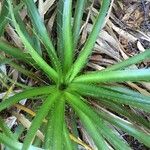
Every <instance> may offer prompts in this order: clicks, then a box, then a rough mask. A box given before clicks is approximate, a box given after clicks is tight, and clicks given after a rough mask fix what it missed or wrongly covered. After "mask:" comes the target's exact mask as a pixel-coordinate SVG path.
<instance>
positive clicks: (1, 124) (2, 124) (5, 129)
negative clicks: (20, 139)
mask: <svg viewBox="0 0 150 150" xmlns="http://www.w3.org/2000/svg"><path fill="white" fill-rule="evenodd" d="M0 128H1V130H2V132H3V134H5V135H6V136H8V137H9V138H11V139H13V140H14V141H16V139H15V136H14V135H13V133H12V132H11V130H10V129H9V128H8V126H7V125H6V124H5V122H4V120H3V119H2V118H1V117H0Z"/></svg>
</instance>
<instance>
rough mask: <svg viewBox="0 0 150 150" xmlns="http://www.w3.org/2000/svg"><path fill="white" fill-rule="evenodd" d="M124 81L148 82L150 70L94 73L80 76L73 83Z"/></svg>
mask: <svg viewBox="0 0 150 150" xmlns="http://www.w3.org/2000/svg"><path fill="white" fill-rule="evenodd" d="M124 81H150V69H134V70H117V71H109V72H108V71H106V72H105V71H104V72H103V71H102V72H101V71H95V72H92V73H87V74H85V75H81V76H79V77H77V78H75V79H74V82H84V83H85V82H86V83H100V82H124Z"/></svg>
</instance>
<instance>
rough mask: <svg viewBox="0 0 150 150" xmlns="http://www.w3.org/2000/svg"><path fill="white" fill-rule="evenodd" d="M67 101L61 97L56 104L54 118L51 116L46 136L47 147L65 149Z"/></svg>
mask: <svg viewBox="0 0 150 150" xmlns="http://www.w3.org/2000/svg"><path fill="white" fill-rule="evenodd" d="M64 106H65V101H64V100H63V99H60V100H59V101H57V102H56V103H55V105H54V108H53V111H52V113H53V114H52V118H51V116H49V121H50V122H48V127H47V131H46V132H47V133H46V137H45V142H46V143H45V149H47V150H56V149H57V150H62V149H63V125H64V124H63V122H64Z"/></svg>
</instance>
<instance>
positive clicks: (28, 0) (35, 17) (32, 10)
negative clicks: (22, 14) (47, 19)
mask: <svg viewBox="0 0 150 150" xmlns="http://www.w3.org/2000/svg"><path fill="white" fill-rule="evenodd" d="M24 2H25V4H26V5H27V8H28V11H29V15H30V18H31V21H32V23H33V27H34V28H35V31H36V34H37V35H38V36H39V38H40V39H41V41H42V43H43V44H44V46H45V48H46V50H47V52H48V54H49V57H50V59H51V62H52V65H53V67H54V68H55V69H56V70H57V71H60V69H61V68H60V67H61V65H60V62H59V60H58V57H57V54H56V52H55V48H54V46H53V44H52V41H51V40H50V37H49V35H48V33H47V30H46V27H45V25H44V23H43V21H42V19H41V18H40V15H39V13H38V10H37V8H36V6H35V4H34V1H33V0H24Z"/></svg>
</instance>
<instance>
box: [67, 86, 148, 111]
mask: <svg viewBox="0 0 150 150" xmlns="http://www.w3.org/2000/svg"><path fill="white" fill-rule="evenodd" d="M70 88H71V89H72V90H74V91H77V92H78V93H80V94H82V95H84V96H92V97H94V98H96V99H98V100H100V99H101V98H102V99H105V100H108V101H113V102H116V103H119V104H126V105H130V106H133V107H136V108H140V109H143V110H144V111H148V112H150V107H149V106H150V97H149V96H144V95H141V96H140V97H139V96H138V95H137V96H132V95H127V94H126V93H120V92H116V91H115V92H114V91H113V90H108V89H107V88H104V87H100V86H96V85H88V84H77V83H74V84H71V86H70Z"/></svg>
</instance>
